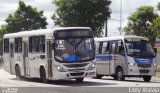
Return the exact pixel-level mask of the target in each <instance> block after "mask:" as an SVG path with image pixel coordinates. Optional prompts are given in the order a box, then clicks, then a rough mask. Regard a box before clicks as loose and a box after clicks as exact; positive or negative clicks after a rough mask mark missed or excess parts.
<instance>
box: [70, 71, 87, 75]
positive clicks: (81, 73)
mask: <svg viewBox="0 0 160 93" xmlns="http://www.w3.org/2000/svg"><path fill="white" fill-rule="evenodd" d="M83 74H84V72H80V73H70V75H71V76H82V75H83Z"/></svg>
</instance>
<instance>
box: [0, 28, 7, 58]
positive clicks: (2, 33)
mask: <svg viewBox="0 0 160 93" xmlns="http://www.w3.org/2000/svg"><path fill="white" fill-rule="evenodd" d="M6 31H7V26H6V25H1V26H0V55H1V52H2V49H3V48H2V44H3V42H2V41H3V39H2V37H3V35H4V34H5V32H6Z"/></svg>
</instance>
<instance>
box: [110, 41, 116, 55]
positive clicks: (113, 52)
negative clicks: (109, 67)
mask: <svg viewBox="0 0 160 93" xmlns="http://www.w3.org/2000/svg"><path fill="white" fill-rule="evenodd" d="M110 51H111V54H117V46H116V42H112V46H111V50H110Z"/></svg>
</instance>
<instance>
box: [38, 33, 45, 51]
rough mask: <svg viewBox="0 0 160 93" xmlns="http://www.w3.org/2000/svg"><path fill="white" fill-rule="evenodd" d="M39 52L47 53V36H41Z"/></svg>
mask: <svg viewBox="0 0 160 93" xmlns="http://www.w3.org/2000/svg"><path fill="white" fill-rule="evenodd" d="M39 52H40V53H44V52H45V36H44V35H43V36H39Z"/></svg>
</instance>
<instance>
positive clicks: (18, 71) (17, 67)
mask: <svg viewBox="0 0 160 93" xmlns="http://www.w3.org/2000/svg"><path fill="white" fill-rule="evenodd" d="M15 72H16V78H17V80H20V79H21V72H20V69H19V66H18V65H16V66H15Z"/></svg>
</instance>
